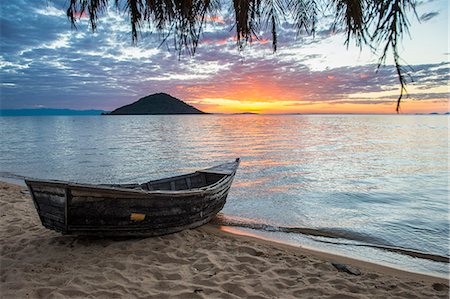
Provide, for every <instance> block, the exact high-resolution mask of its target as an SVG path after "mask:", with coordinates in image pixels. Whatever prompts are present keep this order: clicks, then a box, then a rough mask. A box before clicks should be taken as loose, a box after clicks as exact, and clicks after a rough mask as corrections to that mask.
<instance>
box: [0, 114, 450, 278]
mask: <svg viewBox="0 0 450 299" xmlns="http://www.w3.org/2000/svg"><path fill="white" fill-rule="evenodd" d="M448 121H449V118H448V117H447V116H425V115H423V116H408V115H389V116H378V115H369V116H367V115H325V116H322V115H282V116H275V115H184V116H76V117H70V116H59V117H58V116H49V117H46V116H40V117H0V130H1V131H0V143H1V146H0V170H1V171H2V172H3V175H7V174H5V173H14V174H17V175H23V176H29V177H36V178H48V179H50V178H52V179H59V180H71V181H77V182H89V183H127V182H144V181H147V180H150V179H156V178H160V177H165V176H170V175H175V174H181V173H185V172H190V171H193V170H197V169H199V168H206V167H209V166H212V165H214V164H217V163H221V162H223V161H229V160H233V159H234V158H236V157H241V166H240V168H239V170H238V173H237V175H236V178H235V181H234V183H233V186H232V189H231V191H230V194H229V198H228V200H227V204H226V205H225V208H224V209H223V211H222V213H223V216H222V217H221V218H220V219H219V220H217V221H218V222H219V223H222V224H228V225H233V226H237V228H238V229H240V230H241V231H244V232H246V233H250V234H256V235H259V236H262V237H265V238H270V239H273V240H278V241H283V242H286V243H290V244H294V245H301V246H304V247H311V248H316V249H320V250H324V251H332V252H335V253H338V254H341V255H347V256H353V257H355V258H359V259H364V260H370V261H374V262H377V263H381V264H388V265H393V266H395V267H397V268H403V269H408V270H411V271H416V272H426V273H432V274H435V275H441V276H442V275H446V274H448V271H449V266H448V265H449V264H448V262H442V261H439V260H442V259H447V260H448V257H449V255H450V254H449V199H448V198H449V197H448V196H449V185H448V179H449V168H448V165H449V164H448V163H449V161H448V158H449V155H448V154H449V152H448V151H449V139H448V132H449V131H448V129H449V127H448ZM239 227H240V228H239ZM305 228H307V229H310V230H309V231H305V230H304V229H305ZM302 232H303V233H302ZM311 232H312V234H311ZM317 232H320V233H324V232H325V233H326V234H327V235H329V237H323V236H322V237H321V236H314V235H317V234H316V233H317ZM330 237H332V238H330ZM393 247H395V248H401V249H404V250H403V251H402V252H400V253H399V252H398V251H397V252H394V251H396V250H393ZM417 252H419V253H426V254H427V255H425V256H422V257H421V258H418V257H414V256H417V254H416V253H417Z"/></svg>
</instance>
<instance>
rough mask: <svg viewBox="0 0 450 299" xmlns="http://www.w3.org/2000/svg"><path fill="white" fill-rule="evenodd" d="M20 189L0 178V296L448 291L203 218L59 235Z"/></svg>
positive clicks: (436, 283) (439, 281) (433, 280)
mask: <svg viewBox="0 0 450 299" xmlns="http://www.w3.org/2000/svg"><path fill="white" fill-rule="evenodd" d="M24 190H25V188H24V187H23V186H17V185H12V184H6V183H0V208H1V211H2V213H1V215H0V216H1V217H0V222H1V225H0V244H1V248H2V250H1V264H0V275H1V283H0V293H1V294H2V296H4V297H5V298H47V297H51V298H53V297H72V298H80V297H83V298H85V297H89V296H91V297H96V298H97V297H99V298H123V297H129V298H148V297H153V298H254V299H256V298H298V297H300V298H319V297H323V298H335V299H337V298H383V297H384V298H390V297H396V298H448V292H449V280H447V279H443V278H437V277H433V276H427V275H421V274H416V273H408V272H407V271H401V270H396V269H390V268H388V267H384V266H380V265H373V264H370V263H367V262H362V261H358V260H354V259H351V258H348V257H337V256H335V255H331V254H326V253H319V252H316V251H311V250H308V249H306V248H298V247H293V246H289V245H286V244H279V243H275V242H272V241H266V240H261V239H256V238H254V237H252V236H242V235H237V234H232V233H231V232H226V231H223V230H221V229H220V228H219V227H214V226H212V225H205V226H202V227H200V228H197V229H193V230H186V231H182V232H180V233H175V234H171V235H165V236H161V237H153V238H134V239H118V238H116V239H111V238H88V237H77V236H70V235H68V236H63V235H60V234H58V233H56V232H53V231H50V230H47V229H45V228H44V227H43V226H42V225H41V223H40V221H39V219H38V216H37V213H36V211H35V208H34V206H33V204H32V201H31V198H30V196H29V194H26V193H25V192H23V191H24ZM332 263H345V264H346V265H348V267H351V268H356V270H357V271H360V273H359V275H351V274H348V273H345V272H341V271H339V270H338V269H337V268H335V266H333V264H332Z"/></svg>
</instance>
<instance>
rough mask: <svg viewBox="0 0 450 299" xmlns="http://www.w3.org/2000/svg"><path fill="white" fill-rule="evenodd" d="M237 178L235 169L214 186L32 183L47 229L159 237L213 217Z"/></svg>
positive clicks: (31, 186)
mask: <svg viewBox="0 0 450 299" xmlns="http://www.w3.org/2000/svg"><path fill="white" fill-rule="evenodd" d="M236 168H237V166H236ZM233 177H234V173H232V175H227V176H224V178H223V179H221V180H219V181H218V182H217V183H215V184H213V185H212V186H208V187H205V188H200V189H196V190H185V191H157V190H156V191H143V190H133V189H131V190H127V189H120V188H112V187H107V186H105V187H99V186H97V185H83V184H73V183H68V182H59V181H42V180H26V183H27V186H28V188H29V190H30V194H31V195H32V198H33V202H34V204H35V207H36V210H37V212H38V214H39V217H40V220H41V222H42V224H43V225H44V226H45V227H46V228H49V229H52V230H55V231H58V232H61V233H62V234H75V235H95V236H158V235H164V234H169V233H174V232H178V231H182V230H185V229H190V228H195V227H198V226H201V225H203V224H205V223H207V222H209V221H210V220H211V219H212V218H213V217H214V216H215V215H216V214H217V213H218V212H219V211H220V210H221V209H222V208H223V206H224V205H225V203H226V199H227V196H228V192H229V189H230V187H231V183H232V181H233Z"/></svg>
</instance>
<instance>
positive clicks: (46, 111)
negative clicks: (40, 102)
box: [0, 108, 107, 116]
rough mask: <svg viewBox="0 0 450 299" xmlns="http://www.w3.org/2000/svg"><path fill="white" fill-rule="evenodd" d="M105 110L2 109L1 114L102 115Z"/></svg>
mask: <svg viewBox="0 0 450 299" xmlns="http://www.w3.org/2000/svg"><path fill="white" fill-rule="evenodd" d="M106 112H107V111H104V110H72V109H53V108H38V109H2V110H0V116H39V115H42V116H44V115H100V114H102V113H106Z"/></svg>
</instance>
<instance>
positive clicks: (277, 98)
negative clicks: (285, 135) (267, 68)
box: [177, 76, 450, 114]
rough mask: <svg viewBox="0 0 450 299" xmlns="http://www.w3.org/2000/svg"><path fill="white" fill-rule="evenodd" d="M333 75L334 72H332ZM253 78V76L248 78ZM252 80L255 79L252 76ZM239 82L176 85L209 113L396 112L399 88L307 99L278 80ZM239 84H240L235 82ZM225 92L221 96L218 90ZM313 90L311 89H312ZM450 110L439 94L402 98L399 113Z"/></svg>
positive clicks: (438, 90) (434, 90)
mask: <svg viewBox="0 0 450 299" xmlns="http://www.w3.org/2000/svg"><path fill="white" fill-rule="evenodd" d="M331 77H332V76H331ZM248 79H251V78H248ZM324 79H325V80H333V79H334V77H332V78H330V76H328V77H325V78H324ZM252 81H253V80H252ZM240 83H242V82H237V83H235V84H233V85H235V87H234V88H229V89H227V90H225V91H223V92H220V91H216V90H217V86H216V85H209V86H207V87H203V86H191V87H185V86H177V88H179V89H181V90H183V91H185V92H187V93H192V94H195V95H196V96H195V98H196V99H191V100H188V102H189V103H190V104H192V105H194V106H196V107H197V108H199V109H200V110H203V111H205V112H209V113H243V112H251V113H260V114H286V113H306V114H307V113H327V114H328V113H330V114H332V113H356V114H393V113H396V111H395V109H396V106H397V99H396V96H397V95H398V94H397V93H396V91H395V90H394V91H392V90H391V91H383V92H372V93H357V94H350V95H348V96H347V97H346V99H339V100H327V99H318V100H314V101H311V100H307V99H303V98H302V94H308V91H306V90H305V91H304V92H301V90H299V89H297V90H293V91H292V90H285V89H284V88H283V87H282V86H278V85H277V84H276V83H273V82H268V83H266V84H264V83H261V82H258V81H256V82H254V81H253V82H252V84H251V85H249V87H248V85H245V86H244V84H243V83H242V86H240V85H241V84H240ZM236 85H237V86H236ZM409 92H410V93H411V94H415V95H416V96H420V95H421V94H426V93H443V92H446V88H445V87H438V88H432V89H428V90H425V91H424V90H420V89H418V88H411V89H410V90H409ZM221 93H222V94H223V96H219V94H221ZM309 94H310V93H309ZM449 110H450V108H449V99H443V98H436V99H426V100H415V99H414V98H407V97H405V98H403V99H402V102H401V105H400V113H407V114H410V113H432V112H437V113H446V112H448V111H449Z"/></svg>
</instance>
